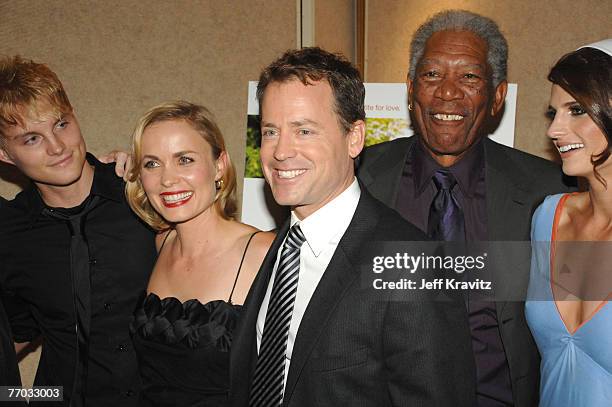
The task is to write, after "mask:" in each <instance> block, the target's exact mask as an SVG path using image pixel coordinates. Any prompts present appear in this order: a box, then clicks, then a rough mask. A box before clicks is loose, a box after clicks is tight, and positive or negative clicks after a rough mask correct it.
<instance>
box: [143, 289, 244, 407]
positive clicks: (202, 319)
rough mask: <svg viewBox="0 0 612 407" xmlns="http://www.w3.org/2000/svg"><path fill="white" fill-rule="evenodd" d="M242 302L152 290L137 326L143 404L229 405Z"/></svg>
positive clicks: (161, 405)
mask: <svg viewBox="0 0 612 407" xmlns="http://www.w3.org/2000/svg"><path fill="white" fill-rule="evenodd" d="M240 310H241V306H239V305H232V304H230V303H227V302H225V301H222V300H217V301H211V302H208V303H206V304H201V303H200V302H199V301H198V300H189V301H186V302H185V303H181V302H180V301H179V300H178V299H176V298H174V297H170V298H164V299H163V300H162V299H160V298H159V297H158V296H157V295H155V294H149V295H148V296H146V298H145V299H144V301H143V304H142V306H141V307H140V308H139V309H138V310H137V312H136V316H135V320H134V322H133V324H132V335H133V340H134V347H135V349H136V353H137V355H138V362H139V369H140V376H141V378H142V382H143V383H142V391H141V395H140V405H141V406H147V407H148V406H155V407H166V406H167V407H170V406H172V407H175V406H176V407H179V406H180V407H209V406H215V407H217V406H226V405H227V395H228V391H229V350H230V345H231V343H232V332H233V331H234V328H235V327H236V324H237V321H238V317H239V316H240Z"/></svg>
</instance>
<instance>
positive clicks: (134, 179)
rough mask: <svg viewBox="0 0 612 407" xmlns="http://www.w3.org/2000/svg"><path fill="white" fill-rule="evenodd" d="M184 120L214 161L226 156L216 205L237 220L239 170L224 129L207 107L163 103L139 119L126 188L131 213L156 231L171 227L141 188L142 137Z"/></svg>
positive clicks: (219, 209) (219, 211)
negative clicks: (151, 129)
mask: <svg viewBox="0 0 612 407" xmlns="http://www.w3.org/2000/svg"><path fill="white" fill-rule="evenodd" d="M173 120H184V121H185V122H186V123H188V124H189V125H191V126H192V127H193V129H194V130H196V131H197V132H198V133H200V135H201V136H202V138H203V139H204V140H205V141H206V142H207V143H208V144H209V145H210V147H211V150H212V155H213V159H214V160H217V159H219V157H220V156H221V154H222V153H225V154H226V157H227V165H226V166H225V171H224V172H223V176H222V178H221V181H222V182H221V183H220V184H221V185H220V188H219V189H218V190H217V195H216V196H215V203H214V206H215V208H216V210H217V213H218V214H219V215H220V216H221V217H223V218H224V219H234V218H235V214H236V210H237V205H236V170H235V169H234V166H233V165H232V163H231V161H230V158H229V154H228V153H227V149H226V148H225V141H224V139H223V135H222V134H221V130H219V127H218V126H217V124H216V123H215V122H214V119H213V115H212V113H211V112H210V111H209V110H208V109H207V108H205V107H204V106H200V105H196V104H193V103H189V102H186V101H182V100H179V101H172V102H166V103H162V104H161V105H158V106H155V107H153V108H152V109H150V110H149V111H148V112H146V113H145V114H144V115H143V116H142V117H141V118H140V119H139V120H138V124H137V125H136V128H135V129H134V131H133V133H132V155H133V157H134V166H133V167H132V170H131V171H130V174H129V180H128V182H127V185H126V187H125V195H126V197H127V201H128V203H129V205H130V207H131V208H132V210H133V211H134V212H135V213H136V215H138V216H139V217H140V218H141V219H142V220H143V221H144V222H145V223H146V224H148V225H149V226H151V227H152V228H153V229H155V230H158V231H162V230H166V229H168V228H170V227H171V226H172V225H171V224H169V223H168V222H166V220H165V219H164V218H162V217H161V216H160V215H159V213H157V211H155V209H153V207H152V206H151V203H150V202H149V199H148V198H147V195H146V194H145V191H144V189H143V187H142V182H141V180H140V171H141V168H142V158H141V157H142V135H143V133H144V131H145V130H146V129H147V128H148V127H149V126H151V125H152V124H154V123H159V122H164V121H173Z"/></svg>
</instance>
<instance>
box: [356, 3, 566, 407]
mask: <svg viewBox="0 0 612 407" xmlns="http://www.w3.org/2000/svg"><path fill="white" fill-rule="evenodd" d="M507 58H508V48H507V44H506V39H505V38H504V36H503V35H502V34H501V32H500V31H499V28H498V27H497V25H496V24H495V22H493V21H492V20H490V19H488V18H486V17H482V16H480V15H477V14H474V13H470V12H467V11H461V10H452V11H445V12H442V13H439V14H437V15H435V16H434V17H432V18H431V19H430V20H429V21H427V22H426V23H424V24H423V25H422V26H421V27H420V28H419V29H418V30H417V31H416V33H415V34H414V36H413V39H412V43H411V50H410V71H409V74H408V80H407V85H408V103H409V105H408V108H409V110H410V112H411V121H412V123H413V127H414V130H415V133H416V136H414V137H411V138H408V139H406V138H402V139H397V140H394V141H391V142H387V143H382V144H379V145H376V146H373V147H371V148H368V149H366V150H365V151H364V153H363V154H362V157H361V163H360V167H359V171H358V176H359V178H360V180H361V181H362V182H363V183H364V185H365V186H366V188H367V189H368V191H369V192H371V193H372V195H374V196H375V197H376V198H378V199H380V200H381V201H382V202H384V203H385V204H387V205H389V206H390V207H392V208H394V209H396V210H397V211H398V212H399V213H400V214H401V215H402V216H403V217H404V218H405V219H407V220H408V221H410V222H412V223H413V224H415V225H416V226H417V227H419V228H420V229H421V230H423V231H424V232H427V233H428V234H429V236H430V237H431V238H433V239H435V240H459V241H464V240H465V241H486V240H490V241H527V240H529V230H530V224H531V215H532V213H533V211H534V210H535V208H536V207H537V206H538V204H539V203H540V202H541V201H542V200H543V199H544V197H545V196H546V195H549V194H553V193H557V192H560V191H563V190H566V189H567V186H565V185H564V183H563V180H562V173H561V171H560V170H559V168H558V166H557V165H555V164H553V163H551V162H549V161H546V160H543V159H541V158H538V157H535V156H532V155H529V154H526V153H523V152H521V151H518V150H515V149H511V148H507V147H504V146H502V145H500V144H497V143H495V142H493V141H491V140H489V139H488V138H487V137H486V135H487V128H489V127H490V126H489V124H491V123H492V119H493V118H494V117H495V116H496V115H497V114H498V113H499V112H500V110H501V109H502V107H503V103H504V99H505V96H506V90H507V83H506V63H507ZM445 196H446V200H440V199H439V198H444V197H445ZM443 214H452V216H450V217H452V218H453V219H454V222H455V224H454V226H455V228H454V229H453V232H452V233H440V232H441V231H442V230H443V229H444V227H445V226H444V225H443V224H442V223H440V221H439V220H440V218H443V217H444V216H443ZM503 274H505V275H507V276H512V279H513V280H516V284H515V285H514V287H517V286H518V287H521V288H523V289H524V288H526V286H527V282H528V276H529V264H528V263H526V267H525V268H524V269H521V270H518V269H517V270H514V269H512V270H511V269H505V270H503ZM498 277H501V276H498ZM508 287H510V285H508V284H498V285H496V286H495V289H496V292H495V295H496V297H497V298H510V297H515V298H516V297H517V296H518V295H519V293H517V292H508V291H509V288H508ZM517 291H518V290H517ZM476 295H477V294H476ZM476 295H471V294H470V295H469V297H470V298H469V299H466V302H467V308H468V312H469V323H470V329H471V332H472V347H473V352H474V359H475V362H476V368H477V384H476V385H477V400H478V403H477V405H478V406H508V405H515V406H520V407H523V406H536V405H537V403H538V384H539V373H538V372H539V360H540V359H539V355H538V350H537V348H536V345H535V343H534V341H533V338H532V336H531V333H530V332H529V328H528V326H527V323H526V321H525V316H524V312H523V309H524V303H523V302H520V301H515V302H507V301H499V302H493V301H491V300H487V299H482V298H478V297H477V296H476Z"/></svg>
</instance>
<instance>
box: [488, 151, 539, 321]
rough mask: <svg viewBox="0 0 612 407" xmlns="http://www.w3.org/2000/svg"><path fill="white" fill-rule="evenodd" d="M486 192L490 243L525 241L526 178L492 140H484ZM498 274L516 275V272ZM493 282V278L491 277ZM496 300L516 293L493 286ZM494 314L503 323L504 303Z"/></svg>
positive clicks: (508, 287) (527, 213) (528, 216)
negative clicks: (512, 273) (513, 273)
mask: <svg viewBox="0 0 612 407" xmlns="http://www.w3.org/2000/svg"><path fill="white" fill-rule="evenodd" d="M484 146H485V162H486V170H485V171H486V175H485V182H486V190H487V192H486V193H487V197H486V199H487V230H488V234H489V239H488V240H490V241H524V240H526V239H527V238H528V236H524V231H525V230H529V224H530V223H531V209H532V208H531V206H530V205H529V191H530V187H529V185H528V184H527V181H526V180H528V179H529V177H528V176H526V175H525V174H523V172H522V171H521V169H520V168H517V167H516V164H514V163H513V162H512V161H511V160H510V159H509V158H508V157H507V155H506V154H505V153H504V151H503V149H502V148H501V147H500V146H499V145H497V144H496V143H495V142H493V141H491V140H488V139H487V140H485V143H484ZM497 270H498V271H502V272H515V270H503V268H502V267H497ZM493 277H494V278H495V275H494V276H493ZM495 288H496V295H497V296H498V297H499V298H511V297H513V296H516V293H511V292H505V290H512V289H514V287H513V286H512V285H508V284H503V283H502V282H501V280H498V284H495ZM497 304H498V305H497V314H498V318H501V319H500V320H503V319H504V318H503V315H502V314H503V311H504V307H505V305H506V302H498V303H497Z"/></svg>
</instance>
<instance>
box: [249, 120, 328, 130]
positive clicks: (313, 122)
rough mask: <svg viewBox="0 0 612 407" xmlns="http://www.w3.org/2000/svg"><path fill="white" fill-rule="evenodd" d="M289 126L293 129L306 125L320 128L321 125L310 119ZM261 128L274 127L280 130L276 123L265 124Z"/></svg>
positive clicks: (293, 122)
mask: <svg viewBox="0 0 612 407" xmlns="http://www.w3.org/2000/svg"><path fill="white" fill-rule="evenodd" d="M289 124H290V125H291V126H292V127H300V126H304V125H305V124H309V125H311V126H319V123H318V122H316V121H314V120H310V119H300V120H293V121H291V122H289ZM261 127H273V128H278V126H277V125H275V124H274V123H270V122H265V123H262V125H261Z"/></svg>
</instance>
